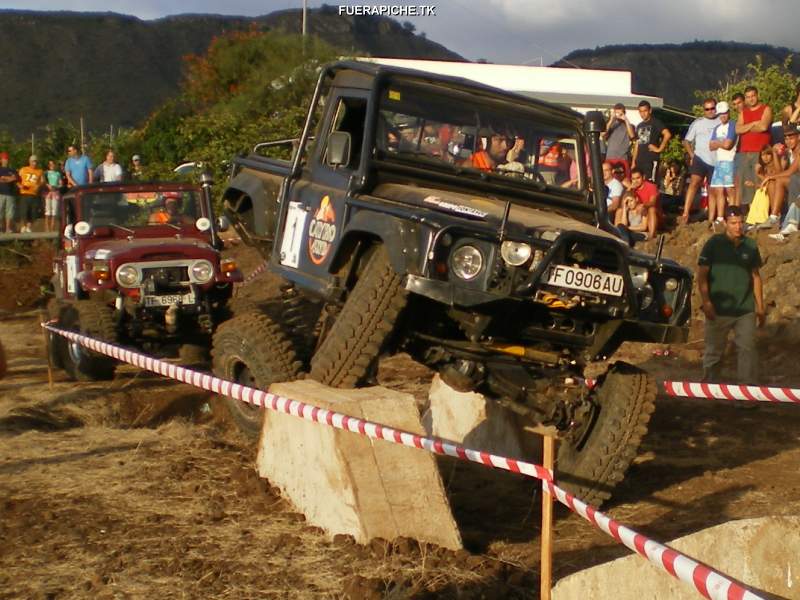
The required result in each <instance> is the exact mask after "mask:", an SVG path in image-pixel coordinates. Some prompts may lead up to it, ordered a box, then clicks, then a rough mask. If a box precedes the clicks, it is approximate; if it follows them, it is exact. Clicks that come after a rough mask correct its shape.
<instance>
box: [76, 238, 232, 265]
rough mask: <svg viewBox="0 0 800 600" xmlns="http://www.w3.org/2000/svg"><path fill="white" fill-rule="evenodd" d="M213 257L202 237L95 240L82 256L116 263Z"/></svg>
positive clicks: (212, 252)
mask: <svg viewBox="0 0 800 600" xmlns="http://www.w3.org/2000/svg"><path fill="white" fill-rule="evenodd" d="M216 257H217V252H216V250H214V248H212V247H211V246H209V245H208V244H207V243H206V242H204V241H203V240H198V239H191V238H188V239H177V238H174V237H171V238H143V239H139V240H136V239H134V240H107V241H98V242H97V243H96V244H92V247H91V248H89V250H88V251H87V252H86V258H87V259H89V260H109V261H113V262H114V263H117V264H118V263H120V262H138V261H147V260H179V259H182V258H195V259H196V258H205V259H207V260H213V259H215V258H216Z"/></svg>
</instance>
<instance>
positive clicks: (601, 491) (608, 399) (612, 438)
mask: <svg viewBox="0 0 800 600" xmlns="http://www.w3.org/2000/svg"><path fill="white" fill-rule="evenodd" d="M593 394H595V398H596V400H597V402H598V403H599V405H600V413H599V414H598V416H597V420H596V421H595V423H594V426H593V429H592V431H591V432H590V434H589V437H588V439H587V440H586V441H585V443H584V445H583V447H582V449H581V451H580V452H575V451H574V449H573V448H572V447H570V446H568V445H567V444H566V443H562V445H561V447H560V449H559V452H558V457H557V462H556V481H557V482H559V481H560V483H559V485H561V487H563V488H564V489H565V490H567V491H568V492H570V493H572V494H574V495H575V496H577V497H578V498H580V499H581V500H583V501H584V502H588V503H589V504H592V505H594V506H599V505H600V504H601V503H602V502H603V501H605V500H607V499H608V498H610V497H611V493H612V489H613V488H614V487H615V486H616V485H617V484H618V483H619V482H621V481H622V479H623V477H624V476H625V472H626V471H627V470H628V467H629V466H630V465H631V463H632V462H633V460H634V458H636V455H637V452H638V450H639V445H640V444H641V442H642V439H643V438H644V436H645V435H646V433H647V425H648V423H649V422H650V416H651V415H652V414H653V411H654V410H655V399H656V395H657V388H656V382H655V380H654V379H653V378H652V377H650V376H648V375H647V374H646V373H645V372H644V371H642V370H641V369H638V368H637V367H634V366H633V365H630V364H628V363H624V362H617V363H615V364H614V365H612V367H611V368H610V369H609V371H608V372H607V373H606V374H605V375H604V376H603V377H602V378H601V379H600V381H598V384H597V386H596V387H595V389H594V390H593ZM570 480H571V481H570Z"/></svg>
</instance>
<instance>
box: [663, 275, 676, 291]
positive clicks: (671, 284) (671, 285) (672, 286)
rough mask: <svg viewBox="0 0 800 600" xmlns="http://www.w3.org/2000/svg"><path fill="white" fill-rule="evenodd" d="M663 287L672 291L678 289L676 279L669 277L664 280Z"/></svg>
mask: <svg viewBox="0 0 800 600" xmlns="http://www.w3.org/2000/svg"><path fill="white" fill-rule="evenodd" d="M664 289H665V290H667V291H668V292H674V291H675V290H677V289H678V280H677V279H675V278H674V277H670V278H669V279H667V280H666V281H665V282H664Z"/></svg>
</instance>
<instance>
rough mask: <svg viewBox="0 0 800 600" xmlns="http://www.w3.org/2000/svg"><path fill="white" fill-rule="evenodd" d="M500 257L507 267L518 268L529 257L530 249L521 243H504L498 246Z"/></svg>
mask: <svg viewBox="0 0 800 600" xmlns="http://www.w3.org/2000/svg"><path fill="white" fill-rule="evenodd" d="M500 256H502V257H503V260H504V261H506V264H507V265H510V266H512V267H518V266H520V265H522V264H524V263H525V262H527V260H528V259H529V258H530V257H531V247H530V245H528V244H525V243H523V242H510V241H505V242H503V243H502V244H500Z"/></svg>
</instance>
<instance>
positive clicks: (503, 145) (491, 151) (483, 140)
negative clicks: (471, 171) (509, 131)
mask: <svg viewBox="0 0 800 600" xmlns="http://www.w3.org/2000/svg"><path fill="white" fill-rule="evenodd" d="M478 145H479V147H480V149H479V150H477V151H476V152H475V153H474V154H473V155H472V156H471V157H470V166H472V167H473V168H475V169H478V170H479V171H484V172H490V171H495V170H496V171H500V172H504V173H506V174H509V173H523V172H524V170H525V168H524V166H523V163H522V162H521V161H522V160H523V159H524V155H525V140H524V139H523V138H521V137H518V136H505V135H503V134H500V133H497V132H495V131H492V130H491V129H485V130H481V134H480V138H479V144H478Z"/></svg>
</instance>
